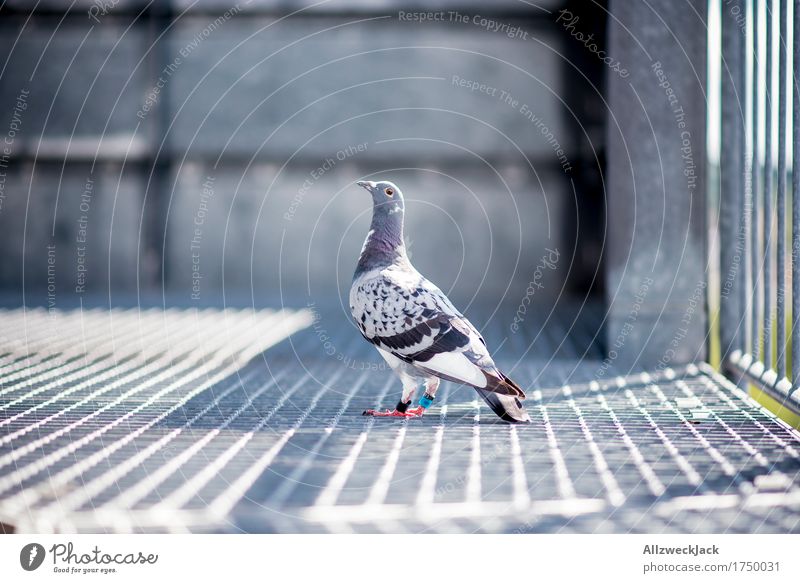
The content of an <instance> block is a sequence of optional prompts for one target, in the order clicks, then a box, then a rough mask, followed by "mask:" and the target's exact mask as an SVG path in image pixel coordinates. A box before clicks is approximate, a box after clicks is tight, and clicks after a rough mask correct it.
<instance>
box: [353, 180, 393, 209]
mask: <svg viewBox="0 0 800 583" xmlns="http://www.w3.org/2000/svg"><path fill="white" fill-rule="evenodd" d="M356 184H358V185H359V186H360V187H361V188H363V189H365V190H366V191H367V192H369V193H370V194H371V195H372V205H373V207H374V209H375V210H376V211H378V210H380V211H386V212H388V213H392V214H393V213H396V212H403V211H404V210H405V203H404V202H403V193H402V192H400V189H399V188H397V187H396V186H395V185H394V184H392V183H391V182H388V181H385V180H381V181H380V182H372V181H370V180H359V181H358V182H356Z"/></svg>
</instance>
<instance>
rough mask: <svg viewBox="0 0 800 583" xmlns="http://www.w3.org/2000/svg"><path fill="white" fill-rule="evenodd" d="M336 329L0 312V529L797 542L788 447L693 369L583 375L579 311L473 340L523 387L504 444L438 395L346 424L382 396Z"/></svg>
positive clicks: (216, 318)
mask: <svg viewBox="0 0 800 583" xmlns="http://www.w3.org/2000/svg"><path fill="white" fill-rule="evenodd" d="M492 321H494V320H492ZM345 322H346V319H344V318H342V317H341V314H339V315H336V314H334V315H333V316H331V317H328V316H326V317H325V318H324V319H323V318H321V317H320V315H319V314H318V313H317V314H312V312H310V311H308V310H298V311H292V310H283V311H269V310H257V311H253V310H214V309H206V310H199V311H197V310H193V309H187V310H178V309H175V310H166V311H163V310H155V309H153V310H142V311H139V310H122V309H117V310H111V311H108V310H82V311H77V310H76V311H67V312H58V313H57V314H56V315H55V316H52V315H50V314H49V313H48V312H47V311H45V310H27V311H25V312H23V311H21V310H6V311H0V323H1V325H2V327H1V328H0V329H2V340H3V341H2V348H1V349H0V523H5V524H7V525H11V526H13V527H14V528H16V529H17V530H18V531H22V532H24V531H34V532H49V531H65V532H72V531H78V532H105V531H117V532H129V531H134V532H150V531H153V532H163V531H166V532H174V531H187V530H188V531H193V532H195V531H196V532H220V531H222V532H242V531H245V532H375V531H377V532H798V531H800V488H798V484H799V483H800V480H799V478H800V476H799V475H798V474H799V473H800V433H798V432H797V431H795V430H793V429H792V428H790V427H788V426H787V425H786V424H784V423H783V422H781V421H780V420H778V419H777V418H775V417H774V416H773V415H772V414H770V413H769V412H767V411H765V410H764V409H762V408H761V407H760V406H759V405H757V404H756V403H755V402H753V401H752V400H751V399H750V398H749V397H748V396H747V395H746V394H745V393H744V392H743V391H742V390H740V389H739V388H737V387H736V386H734V385H732V384H731V383H729V382H728V381H726V380H725V379H724V378H722V377H720V376H718V375H717V374H715V373H714V371H712V370H711V369H710V368H709V367H707V366H705V365H700V366H689V367H687V368H685V369H681V370H672V369H667V370H665V371H663V372H661V373H658V374H647V373H637V374H633V375H630V374H628V375H624V376H621V375H619V373H620V371H615V370H614V369H613V367H610V368H607V369H606V368H604V367H603V366H602V365H601V361H600V357H601V354H602V353H601V351H600V349H599V348H598V346H597V342H596V336H595V334H594V331H596V330H597V329H598V326H599V315H598V314H593V313H591V311H590V312H587V313H582V315H581V318H571V317H569V316H566V317H562V316H560V317H555V318H549V319H548V321H547V322H546V323H545V322H544V321H543V322H537V323H532V324H531V325H530V326H529V328H530V329H533V330H537V331H539V332H538V333H537V335H536V336H535V337H523V335H522V334H521V333H520V334H517V335H510V336H505V339H504V337H503V333H502V330H499V326H497V327H494V328H493V327H491V326H490V327H489V329H488V330H486V331H485V334H486V336H487V339H489V341H490V345H496V346H498V347H500V348H501V350H500V351H499V353H502V355H503V358H500V359H499V364H501V367H502V368H504V369H505V370H506V371H507V372H509V374H512V373H513V374H512V376H513V377H514V378H516V379H517V380H518V381H520V382H521V384H522V385H523V386H525V387H526V388H528V393H529V399H528V402H527V403H528V408H529V410H530V413H531V417H532V418H533V423H532V424H530V425H528V426H517V427H515V426H509V425H506V424H504V423H502V422H499V421H498V420H497V419H496V418H495V417H494V415H493V414H492V413H491V412H490V411H489V410H488V409H487V408H486V407H485V406H483V405H482V404H479V403H478V402H477V401H476V400H475V394H474V392H473V391H472V390H471V389H467V388H465V387H458V386H455V385H452V384H450V383H444V384H443V385H442V389H440V397H439V398H438V399H437V401H436V403H435V406H434V407H432V408H431V410H430V411H429V413H428V414H427V415H426V416H425V417H424V418H423V419H420V420H411V421H400V420H387V419H375V418H365V417H362V416H361V415H360V413H361V411H362V410H363V409H364V408H367V407H372V406H375V405H379V404H381V405H383V406H391V405H393V404H394V403H395V401H396V399H397V396H398V393H399V384H398V383H397V381H395V380H394V379H393V378H392V377H391V376H390V374H389V373H388V372H387V371H385V370H383V368H384V367H383V366H382V365H380V364H379V363H378V360H377V359H378V357H377V354H375V353H373V352H372V349H371V347H369V346H368V345H367V344H366V343H365V342H363V341H362V340H361V339H360V338H359V337H358V335H357V334H356V333H355V331H354V330H351V329H350V328H349V327H348V326H347V325H345ZM331 330H338V331H339V332H338V333H333V332H331ZM531 346H532V348H531V349H530V350H528V348H529V347H531ZM526 351H527V352H526ZM542 354H546V355H548V357H550V356H552V358H548V359H547V360H544V359H541V358H539V357H537V355H542ZM600 370H604V372H605V373H606V374H604V375H602V377H601V378H603V379H604V380H601V381H599V382H598V381H597V380H595V379H596V378H597V377H598V371H600Z"/></svg>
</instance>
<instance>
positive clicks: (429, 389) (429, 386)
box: [418, 377, 441, 415]
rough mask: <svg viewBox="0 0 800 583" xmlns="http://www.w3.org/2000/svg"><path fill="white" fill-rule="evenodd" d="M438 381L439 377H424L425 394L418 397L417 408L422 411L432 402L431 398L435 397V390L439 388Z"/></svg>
mask: <svg viewBox="0 0 800 583" xmlns="http://www.w3.org/2000/svg"><path fill="white" fill-rule="evenodd" d="M440 382H441V381H440V380H439V377H428V378H427V379H425V394H424V395H422V396H421V397H420V398H419V407H418V409H422V411H423V412H424V411H425V409H427V408H428V407H430V406H431V405H432V404H433V400H434V399H435V398H436V391H438V390H439V383H440ZM420 415H422V413H420Z"/></svg>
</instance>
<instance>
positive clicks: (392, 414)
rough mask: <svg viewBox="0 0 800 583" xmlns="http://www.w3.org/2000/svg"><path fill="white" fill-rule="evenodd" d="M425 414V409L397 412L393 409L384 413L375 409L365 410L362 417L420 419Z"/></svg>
mask: <svg viewBox="0 0 800 583" xmlns="http://www.w3.org/2000/svg"><path fill="white" fill-rule="evenodd" d="M424 412H425V409H424V408H422V407H415V408H413V409H406V410H405V411H402V412H401V411H398V410H397V409H395V410H394V411H390V410H389V409H386V410H384V411H376V410H375V409H367V410H366V411H364V412H363V413H362V415H367V416H369V417H405V418H408V417H422V414H423V413H424Z"/></svg>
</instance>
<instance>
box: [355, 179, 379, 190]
mask: <svg viewBox="0 0 800 583" xmlns="http://www.w3.org/2000/svg"><path fill="white" fill-rule="evenodd" d="M356 184H358V185H359V186H360V187H361V188H366V189H367V190H372V189H373V188H375V183H374V182H370V181H369V180H359V181H358V182H356Z"/></svg>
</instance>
